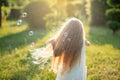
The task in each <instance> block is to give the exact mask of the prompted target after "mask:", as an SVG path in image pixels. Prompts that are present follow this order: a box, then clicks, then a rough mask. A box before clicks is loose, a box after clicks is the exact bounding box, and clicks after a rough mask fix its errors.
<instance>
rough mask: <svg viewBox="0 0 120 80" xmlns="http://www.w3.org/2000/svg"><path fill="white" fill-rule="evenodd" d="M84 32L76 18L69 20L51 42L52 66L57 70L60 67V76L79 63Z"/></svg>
mask: <svg viewBox="0 0 120 80" xmlns="http://www.w3.org/2000/svg"><path fill="white" fill-rule="evenodd" d="M83 39H84V30H83V25H82V22H81V21H80V20H78V19H76V18H72V19H69V20H68V21H67V22H66V23H65V24H64V26H63V28H62V29H61V31H60V32H59V34H58V36H57V37H56V38H55V39H54V40H52V41H51V43H52V46H53V54H54V56H53V66H54V67H55V68H56V69H57V70H58V67H59V66H60V65H62V74H64V73H65V72H67V71H69V70H70V69H71V68H72V67H73V66H74V65H75V64H77V63H78V62H79V61H80V59H79V58H80V56H81V50H82V46H83Z"/></svg>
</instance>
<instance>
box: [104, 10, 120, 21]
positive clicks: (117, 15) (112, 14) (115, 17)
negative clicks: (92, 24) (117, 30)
mask: <svg viewBox="0 0 120 80" xmlns="http://www.w3.org/2000/svg"><path fill="white" fill-rule="evenodd" d="M106 16H107V19H108V20H111V21H118V22H120V9H115V8H112V9H108V10H107V11H106Z"/></svg>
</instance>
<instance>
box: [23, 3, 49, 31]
mask: <svg viewBox="0 0 120 80" xmlns="http://www.w3.org/2000/svg"><path fill="white" fill-rule="evenodd" d="M24 11H25V12H26V13H27V17H26V21H27V22H28V25H29V27H30V28H40V29H45V24H46V20H45V19H44V17H45V16H46V15H47V14H48V13H50V12H51V9H50V7H49V5H48V4H47V3H46V2H44V1H35V2H32V3H30V4H28V5H27V6H26V7H25V10H24Z"/></svg>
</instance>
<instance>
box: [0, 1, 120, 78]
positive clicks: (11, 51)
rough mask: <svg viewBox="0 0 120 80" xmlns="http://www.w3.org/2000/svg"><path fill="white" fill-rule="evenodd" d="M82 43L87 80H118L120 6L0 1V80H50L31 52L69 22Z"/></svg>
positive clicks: (50, 74) (48, 72)
mask: <svg viewBox="0 0 120 80" xmlns="http://www.w3.org/2000/svg"><path fill="white" fill-rule="evenodd" d="M71 17H76V18H78V19H80V20H81V21H82V22H83V24H84V28H85V33H86V38H87V39H88V40H89V41H90V42H91V45H90V46H89V47H86V57H87V58H86V59H87V64H86V65H87V80H120V0H24V1H23V0H0V80H55V77H56V74H55V73H54V72H53V71H52V70H51V68H50V67H51V66H50V65H51V58H50V59H49V60H48V64H46V65H45V66H44V68H43V69H41V68H40V65H38V64H34V63H33V62H32V57H31V55H30V50H34V49H36V48H41V47H44V46H45V45H46V42H47V41H48V40H49V39H50V38H51V37H52V36H54V34H55V33H56V32H57V31H58V30H59V28H60V26H61V25H62V24H63V23H64V22H65V21H66V20H67V19H69V18H71Z"/></svg>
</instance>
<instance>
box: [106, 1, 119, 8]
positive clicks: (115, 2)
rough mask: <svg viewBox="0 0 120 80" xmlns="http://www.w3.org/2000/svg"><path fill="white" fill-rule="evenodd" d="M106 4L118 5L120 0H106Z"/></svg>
mask: <svg viewBox="0 0 120 80" xmlns="http://www.w3.org/2000/svg"><path fill="white" fill-rule="evenodd" d="M107 4H108V5H109V6H111V7H120V0H107Z"/></svg>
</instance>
